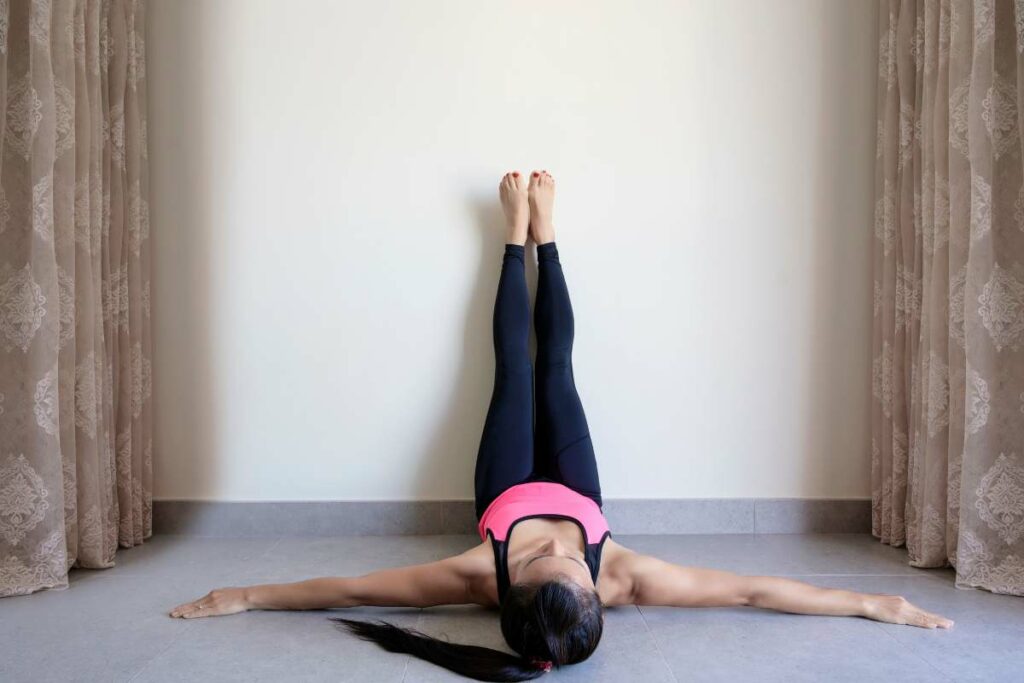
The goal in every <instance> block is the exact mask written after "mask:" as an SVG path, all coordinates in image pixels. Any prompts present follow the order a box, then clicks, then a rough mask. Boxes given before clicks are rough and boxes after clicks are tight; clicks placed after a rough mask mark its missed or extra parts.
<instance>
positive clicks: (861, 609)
mask: <svg viewBox="0 0 1024 683" xmlns="http://www.w3.org/2000/svg"><path fill="white" fill-rule="evenodd" d="M624 560H625V561H626V562H627V566H628V568H629V569H628V573H629V575H630V576H631V578H632V587H633V602H634V603H635V604H638V605H666V606H674V607H718V606H740V605H749V606H751V607H763V608H766V609H772V610H778V611H780V612H792V613H796V614H818V615H832V616H860V617H867V618H868V619H874V620H876V621H885V622H889V623H892V624H909V625H911V626H921V627H923V628H935V627H939V628H949V627H950V626H952V625H953V622H952V621H951V620H949V619H946V618H945V617H941V616H939V615H937V614H932V613H930V612H926V611H924V610H923V609H920V608H919V607H915V606H914V605H912V604H910V603H909V602H908V601H907V600H906V599H905V598H903V597H901V596H898V595H880V594H875V593H856V592H853V591H848V590H841V589H838V588H819V587H818V586H812V585H810V584H807V583H803V582H800V581H794V580H792V579H784V578H781V577H774V576H742V575H740V574H733V573H732V572H724V571H718V570H714V569H699V568H696V567H683V566H679V565H675V564H671V563H669V562H665V561H663V560H659V559H658V558H656V557H651V556H649V555H639V554H637V555H633V556H630V557H629V558H624Z"/></svg>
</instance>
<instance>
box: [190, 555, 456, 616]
mask: <svg viewBox="0 0 1024 683" xmlns="http://www.w3.org/2000/svg"><path fill="white" fill-rule="evenodd" d="M470 578H471V574H470V573H469V572H468V571H467V562H466V561H465V560H463V559H462V556H458V555H457V556H455V557H449V558H446V559H444V560H439V561H437V562H429V563H427V564H418V565H413V566H410V567H398V568H395V569H384V570H381V571H376V572H373V573H371V574H366V575H364V576H355V577H325V578H319V579H309V580H306V581H298V582H296V583H279V584H264V585H259V586H247V587H244V588H218V589H216V590H213V591H211V592H210V593H208V594H207V595H205V596H203V597H201V598H199V599H198V600H193V601H192V602H187V603H185V604H183V605H178V606H177V607H175V608H174V609H173V610H171V612H170V615H171V616H172V617H182V618H185V619H192V618H196V617H213V616H221V615H225V614H237V613H238V612H244V611H246V610H251V609H283V610H307V609H324V608H328V607H358V606H360V605H375V606H391V607H429V606H431V605H452V604H465V603H469V602H473V600H472V596H471V592H470V587H469V584H470Z"/></svg>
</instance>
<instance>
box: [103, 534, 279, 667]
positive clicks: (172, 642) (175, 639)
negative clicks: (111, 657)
mask: <svg viewBox="0 0 1024 683" xmlns="http://www.w3.org/2000/svg"><path fill="white" fill-rule="evenodd" d="M282 540H283V539H282V538H277V539H274V542H273V543H271V544H270V546H269V547H267V548H265V549H264V550H263V551H262V553H261V555H265V554H266V553H269V552H270V551H271V550H273V549H274V548H276V547H277V546H278V544H280V543H281V541H282ZM259 556H260V555H257V556H254V557H252V558H250V560H249V561H252V560H256V559H258V558H259ZM115 578H117V577H115ZM186 623H187V620H186ZM188 628H190V627H189V626H183V627H182V628H180V629H179V631H180V633H177V634H175V635H174V637H173V638H171V640H170V642H169V643H167V645H166V647H164V648H163V649H162V650H160V651H159V652H157V653H156V654H154V655H153V656H152V657H150V658H149V659H148V660H147V661H146V662H145V663H144V664H143V665H142V666H141V667H139V670H138V671H136V672H135V673H134V674H133V675H132V676H131V677H129V678H127V679H125V683H131V682H132V681H134V680H136V679H138V677H139V676H141V675H142V674H143V673H145V672H146V670H147V669H148V668H149V667H150V666H152V665H153V662H155V661H156V660H158V659H159V658H160V657H162V656H163V655H164V653H166V652H167V651H168V650H170V649H171V648H172V647H174V645H175V643H177V642H178V640H180V639H181V637H182V636H183V635H185V633H186V631H187V629H188Z"/></svg>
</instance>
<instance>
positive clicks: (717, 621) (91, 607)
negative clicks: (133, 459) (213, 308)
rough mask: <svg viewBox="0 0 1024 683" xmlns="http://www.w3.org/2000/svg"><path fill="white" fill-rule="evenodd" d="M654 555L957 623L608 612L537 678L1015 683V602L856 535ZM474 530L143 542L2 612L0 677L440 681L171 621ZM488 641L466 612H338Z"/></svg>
mask: <svg viewBox="0 0 1024 683" xmlns="http://www.w3.org/2000/svg"><path fill="white" fill-rule="evenodd" d="M618 538H619V540H620V542H621V543H623V544H625V545H627V546H629V547H632V548H635V549H636V550H639V551H643V552H651V553H654V554H657V555H659V556H660V557H663V558H665V559H668V560H671V561H674V562H680V563H685V564H691V565H696V566H707V567H714V568H719V569H727V570H731V571H737V572H741V573H748V574H773V575H780V576H790V577H794V578H799V579H801V580H804V581H809V582H811V583H815V584H818V585H823V586H835V587H842V588H849V589H854V590H861V591H869V592H877V593H898V594H902V595H905V596H906V597H907V598H908V599H910V600H911V601H912V602H915V603H917V604H920V605H921V606H922V607H924V608H926V609H929V610H931V611H935V612H938V613H940V614H943V615H945V616H948V617H950V618H952V619H954V620H955V621H956V626H955V627H954V628H953V629H952V630H950V631H941V630H936V631H929V630H924V629H916V628H912V627H908V626H895V625H889V624H879V623H876V622H872V621H868V620H866V619H856V618H836V617H810V616H797V615H789V614H779V613H774V612H768V611H764V610H756V609H749V608H738V609H672V608H662V607H657V608H648V607H644V608H642V609H637V608H635V607H619V608H614V609H611V610H609V611H608V612H607V617H606V619H607V621H606V626H605V635H604V638H603V640H602V643H601V646H600V648H599V649H598V651H597V652H596V653H595V654H594V656H593V657H591V658H590V659H589V660H588V661H586V662H584V663H582V664H578V665H576V666H571V667H566V668H565V669H562V670H559V671H555V672H552V673H551V674H549V675H548V676H547V677H544V679H542V680H565V681H570V680H579V681H583V680H586V681H644V682H645V683H657V682H660V681H670V682H672V681H680V682H682V681H787V682H793V681H887V680H900V681H929V682H935V681H1020V680H1024V599H1021V598H1014V597H1008V596H998V595H992V594H990V593H987V592H984V591H972V590H958V589H956V588H955V587H954V585H953V574H952V572H951V571H950V570H920V569H915V568H913V567H910V566H908V565H907V564H906V561H905V558H906V555H905V553H904V551H902V550H898V549H894V548H889V547H887V546H884V545H881V544H880V543H878V542H877V541H876V540H874V539H873V538H871V537H870V536H867V535H856V534H836V535H829V534H793V535H735V534H734V535H710V536H705V535H692V536H620V537H618ZM472 543H474V540H473V538H472V537H470V536H394V537H389V536H377V537H346V538H301V539H300V538H286V539H267V540H252V539H245V540H243V539H237V540H234V539H232V540H223V539H203V538H193V537H184V536H156V537H154V538H153V539H151V540H150V541H148V542H147V543H146V544H145V545H143V546H140V547H137V548H133V549H130V550H123V551H121V552H120V553H119V554H118V556H117V557H118V565H117V566H116V567H114V568H113V569H108V570H102V571H88V570H75V571H73V572H72V575H71V585H70V588H68V589H67V590H63V591H49V592H43V593H37V594H35V595H30V596H24V597H17V598H6V599H3V600H0V680H2V681H32V682H33V683H34V682H36V681H104V682H106V681H133V682H143V681H280V680H331V681H384V682H387V681H395V682H398V681H408V682H413V681H448V680H465V679H458V678H457V677H455V676H453V675H451V674H450V673H448V672H446V671H443V670H441V669H437V668H435V667H432V666H431V665H428V664H425V663H423V662H421V661H418V660H413V659H410V658H408V657H406V656H403V655H393V654H387V653H384V652H382V651H380V650H378V649H377V648H376V647H375V646H374V645H372V644H369V643H365V642H362V641H359V640H357V639H355V638H354V637H352V636H350V635H348V634H343V633H340V632H338V631H337V630H335V629H334V628H333V626H332V625H331V624H330V623H329V622H328V621H327V620H326V618H325V616H326V615H327V613H326V612H249V613H246V614H240V615H235V616H231V617H219V618H212V619H198V620H190V621H183V620H180V619H171V618H169V617H168V616H167V611H168V610H169V609H170V608H171V607H173V606H174V605H176V604H178V603H180V602H184V601H186V600H188V599H192V598H195V597H198V596H200V595H202V594H204V593H206V592H207V591H208V590H210V589H211V588H215V587H219V586H230V585H245V584H249V583H262V582H271V581H292V580H299V579H303V578H309V577H312V576H323V575H353V574H360V573H365V572H367V571H371V570H373V569H377V568H382V567H388V566H397V565H401V564H410V563H416V562H425V561H429V560H433V559H437V558H441V557H444V556H447V555H449V554H452V553H454V552H459V551H461V550H464V549H465V548H468V547H469V546H470V544H472ZM348 613H350V614H355V615H359V616H362V617H376V616H381V615H386V616H387V617H388V618H390V619H391V620H393V621H394V622H396V623H399V624H402V625H409V626H416V627H417V628H419V629H421V630H423V631H425V632H427V633H430V634H432V635H446V636H448V637H450V638H451V639H452V640H455V641H459V642H472V643H477V644H481V645H489V646H492V647H501V646H502V638H501V634H500V631H499V629H498V622H497V619H496V618H495V615H494V613H491V612H488V611H486V610H483V609H481V608H475V607H448V608H431V609H428V610H416V609H391V608H388V609H383V608H379V609H378V608H365V609H357V610H348Z"/></svg>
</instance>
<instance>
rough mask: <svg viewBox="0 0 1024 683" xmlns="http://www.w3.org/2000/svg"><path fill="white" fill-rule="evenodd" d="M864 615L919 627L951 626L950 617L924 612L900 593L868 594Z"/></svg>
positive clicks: (892, 622) (878, 619) (877, 619)
mask: <svg viewBox="0 0 1024 683" xmlns="http://www.w3.org/2000/svg"><path fill="white" fill-rule="evenodd" d="M864 616H866V617H867V618H868V619H874V620H875V621H884V622H886V623H889V624H907V625H908V626H920V627H921V628H936V627H938V628H950V627H952V626H953V620H952V619H947V618H945V617H940V616H939V615H938V614H932V613H931V612H925V611H924V610H923V609H921V608H920V607H915V606H914V605H911V604H910V602H909V601H908V600H907V599H906V598H904V597H903V596H901V595H868V596H867V604H866V607H865V610H864Z"/></svg>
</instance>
